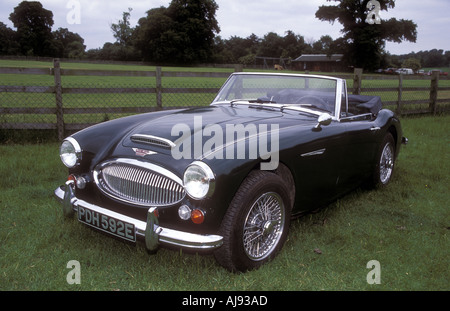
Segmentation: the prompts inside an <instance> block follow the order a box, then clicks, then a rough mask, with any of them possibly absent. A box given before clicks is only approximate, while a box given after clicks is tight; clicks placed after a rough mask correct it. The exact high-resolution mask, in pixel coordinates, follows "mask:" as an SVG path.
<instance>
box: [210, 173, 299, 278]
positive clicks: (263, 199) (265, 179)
mask: <svg viewBox="0 0 450 311" xmlns="http://www.w3.org/2000/svg"><path fill="white" fill-rule="evenodd" d="M291 206H292V202H291V199H290V196H289V192H288V191H287V187H286V186H285V184H284V181H283V180H282V179H281V178H280V177H279V176H278V175H276V174H274V173H271V172H266V171H255V172H252V173H251V174H250V175H249V176H248V177H247V178H246V179H245V180H244V182H243V184H242V185H241V187H240V188H239V190H238V192H237V193H236V195H235V197H234V198H233V201H232V202H231V204H230V206H229V208H228V211H227V213H226V215H225V217H224V220H223V222H222V225H221V229H220V231H221V235H222V236H223V237H224V244H223V245H222V247H221V248H219V249H218V250H217V251H216V252H215V257H216V259H217V261H218V262H219V263H220V264H221V265H223V266H224V267H226V268H227V269H229V270H231V271H246V270H252V269H255V268H258V267H259V266H261V265H262V264H264V263H266V262H268V261H269V260H271V259H272V258H273V257H274V256H275V255H276V254H277V252H278V251H279V250H280V249H281V248H282V246H283V244H284V242H285V240H286V237H287V233H288V228H289V220H290V212H291Z"/></svg>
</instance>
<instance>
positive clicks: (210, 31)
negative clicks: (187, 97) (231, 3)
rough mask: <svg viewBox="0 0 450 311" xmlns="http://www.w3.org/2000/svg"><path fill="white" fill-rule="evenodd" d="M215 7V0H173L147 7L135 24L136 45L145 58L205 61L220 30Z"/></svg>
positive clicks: (166, 60)
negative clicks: (136, 24)
mask: <svg viewBox="0 0 450 311" xmlns="http://www.w3.org/2000/svg"><path fill="white" fill-rule="evenodd" d="M217 9H218V5H217V4H216V2H215V1H214V0H172V2H171V3H170V5H169V7H168V8H165V7H160V8H157V9H152V10H149V11H148V12H147V17H145V18H141V19H140V20H139V23H138V26H137V27H136V31H135V33H134V36H135V45H136V47H137V48H138V49H139V50H140V51H141V53H142V56H143V57H144V59H145V60H148V61H154V62H165V63H183V64H192V63H198V62H207V61H209V60H210V59H211V58H212V56H213V47H214V38H215V35H216V34H218V33H219V32H220V28H219V24H218V22H217V20H216V18H215V15H216V11H217Z"/></svg>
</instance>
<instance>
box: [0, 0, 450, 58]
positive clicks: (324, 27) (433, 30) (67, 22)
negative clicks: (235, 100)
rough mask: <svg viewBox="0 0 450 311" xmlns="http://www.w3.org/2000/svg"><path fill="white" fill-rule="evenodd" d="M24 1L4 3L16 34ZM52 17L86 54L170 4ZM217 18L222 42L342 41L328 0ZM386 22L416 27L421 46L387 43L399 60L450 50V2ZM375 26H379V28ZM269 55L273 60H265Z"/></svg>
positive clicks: (69, 8)
mask: <svg viewBox="0 0 450 311" xmlns="http://www.w3.org/2000/svg"><path fill="white" fill-rule="evenodd" d="M21 1H22V0H1V2H0V22H3V23H4V24H6V25H7V26H8V27H10V28H12V29H15V28H14V26H13V24H12V22H11V21H10V20H9V15H10V14H11V13H12V12H13V11H14V8H15V7H16V6H17V5H18V4H19V3H20V2H21ZM40 2H41V3H42V5H43V6H44V8H45V9H47V10H50V11H52V12H53V20H54V25H53V28H52V30H57V29H58V28H60V27H61V28H68V29H69V31H71V32H74V33H78V34H79V35H80V36H81V37H82V38H83V39H84V40H85V45H86V46H87V49H95V48H101V47H102V46H103V44H104V43H105V42H115V39H114V37H113V35H112V32H111V28H110V26H111V24H113V23H117V21H118V20H120V19H121V18H122V13H123V12H125V11H128V8H132V9H133V10H132V12H131V18H130V22H131V26H133V27H134V26H135V25H137V22H138V20H139V19H140V18H141V17H145V16H146V12H147V11H148V10H149V9H152V8H157V7H160V6H164V7H168V5H169V4H170V2H171V1H170V0H128V1H124V0H40ZM216 3H217V4H218V5H219V10H218V11H217V13H216V18H217V20H218V22H219V26H220V29H221V32H220V33H219V35H220V36H221V37H222V38H223V39H229V38H230V37H232V36H238V37H242V38H245V37H248V36H249V35H251V34H252V33H253V34H255V35H257V36H258V37H264V35H265V34H267V33H269V32H275V33H277V34H278V35H280V36H284V34H285V32H286V31H287V30H292V31H293V32H294V33H295V34H297V35H302V36H303V37H304V38H305V40H306V42H311V41H317V40H319V39H320V37H321V36H323V35H330V36H331V37H332V38H333V39H337V38H339V37H340V36H341V33H340V30H341V28H342V27H341V25H340V24H339V23H338V22H336V23H334V24H330V23H328V22H321V21H320V20H318V19H317V18H316V17H315V13H316V11H317V9H318V8H319V6H321V5H324V4H325V5H330V4H333V2H331V3H330V2H327V1H326V0H283V1H280V0H216ZM380 17H381V19H386V20H388V19H390V18H392V17H394V18H396V19H406V20H412V21H413V22H415V23H416V24H417V31H418V36H417V41H416V43H411V42H408V41H404V42H402V43H390V42H388V43H387V44H386V50H387V51H388V52H389V53H391V54H395V55H400V54H407V53H410V52H419V51H424V50H431V49H435V48H436V49H442V50H444V51H450V0H397V1H396V4H395V8H394V9H391V10H389V11H380ZM374 26H376V25H374ZM265 56H268V55H265Z"/></svg>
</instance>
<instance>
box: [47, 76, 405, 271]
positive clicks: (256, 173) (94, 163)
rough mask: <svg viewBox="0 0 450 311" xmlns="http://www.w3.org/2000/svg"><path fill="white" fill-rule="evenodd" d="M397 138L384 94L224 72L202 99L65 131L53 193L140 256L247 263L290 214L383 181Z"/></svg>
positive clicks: (261, 255)
mask: <svg viewBox="0 0 450 311" xmlns="http://www.w3.org/2000/svg"><path fill="white" fill-rule="evenodd" d="M406 142H407V139H406V138H404V137H403V133H402V128H401V125H400V120H399V119H398V118H397V117H396V116H395V114H394V113H393V112H392V111H391V110H387V109H382V103H381V98H380V97H379V96H360V95H349V94H348V93H347V85H346V80H345V79H340V78H335V77H326V76H314V75H299V74H281V73H233V74H232V75H231V76H230V77H229V79H228V80H227V81H226V82H225V84H224V85H223V87H222V88H221V89H220V91H219V93H218V95H217V97H216V98H215V99H214V101H213V102H212V104H211V105H210V106H206V107H198V108H191V109H178V110H169V111H167V110H166V111H158V112H153V113H146V114H140V115H134V116H129V117H126V118H121V119H116V120H112V121H108V122H104V123H101V124H98V125H95V126H92V127H90V128H87V129H85V130H82V131H80V132H78V133H75V134H73V135H71V136H70V137H68V138H66V139H65V140H64V141H63V142H62V144H61V148H60V157H61V160H62V162H63V163H64V164H65V166H67V168H68V178H67V181H66V182H65V184H64V185H62V186H60V187H58V188H57V189H56V190H55V195H56V197H57V198H58V199H59V200H60V202H61V203H62V209H63V213H64V215H65V216H66V217H72V216H74V215H76V218H77V219H78V220H79V221H80V222H81V223H83V224H85V225H87V226H89V227H91V228H94V229H95V230H99V231H102V232H104V233H107V234H110V235H112V236H114V237H116V238H119V239H121V240H124V241H128V242H130V243H136V242H138V241H142V242H143V243H144V245H145V247H146V249H147V250H148V251H149V252H155V251H156V250H157V249H158V248H159V247H160V246H164V247H172V248H183V249H189V250H193V251H196V252H203V251H210V252H213V253H214V255H215V257H216V259H217V261H218V262H219V263H220V264H221V265H222V266H224V267H225V268H227V269H229V270H230V271H247V270H251V269H255V268H258V267H260V266H261V265H262V264H264V263H266V262H268V261H269V260H271V259H272V258H273V257H274V256H275V255H276V254H277V253H278V252H279V251H280V250H281V248H282V247H283V244H284V242H285V241H286V238H287V235H288V230H289V224H290V220H291V218H292V217H295V216H300V215H304V214H305V213H307V212H309V211H311V210H315V209H317V208H318V207H321V206H325V205H326V204H328V203H330V202H332V201H333V200H336V199H337V198H338V197H340V196H342V195H344V194H345V193H347V192H348V191H350V190H352V189H355V188H356V187H358V186H359V185H361V183H363V182H364V183H368V184H370V185H372V186H373V187H383V186H386V185H387V184H388V183H389V182H390V180H391V178H392V176H393V172H394V167H395V165H394V163H395V160H396V158H397V156H398V154H399V151H400V146H401V144H402V143H406ZM386 203H387V204H389V203H388V202H386ZM386 217H389V215H387V216H386ZM53 225H54V224H53ZM89 247H93V246H92V245H90V246H89Z"/></svg>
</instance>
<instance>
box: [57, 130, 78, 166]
mask: <svg viewBox="0 0 450 311" xmlns="http://www.w3.org/2000/svg"><path fill="white" fill-rule="evenodd" d="M59 155H60V157H61V161H62V162H63V163H64V165H65V166H67V167H68V168H73V167H75V166H76V165H77V164H78V162H79V161H80V160H81V148H80V145H79V144H78V142H77V141H76V140H75V139H73V138H72V137H69V138H66V139H65V140H64V141H63V142H62V144H61V148H60V150H59Z"/></svg>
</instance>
